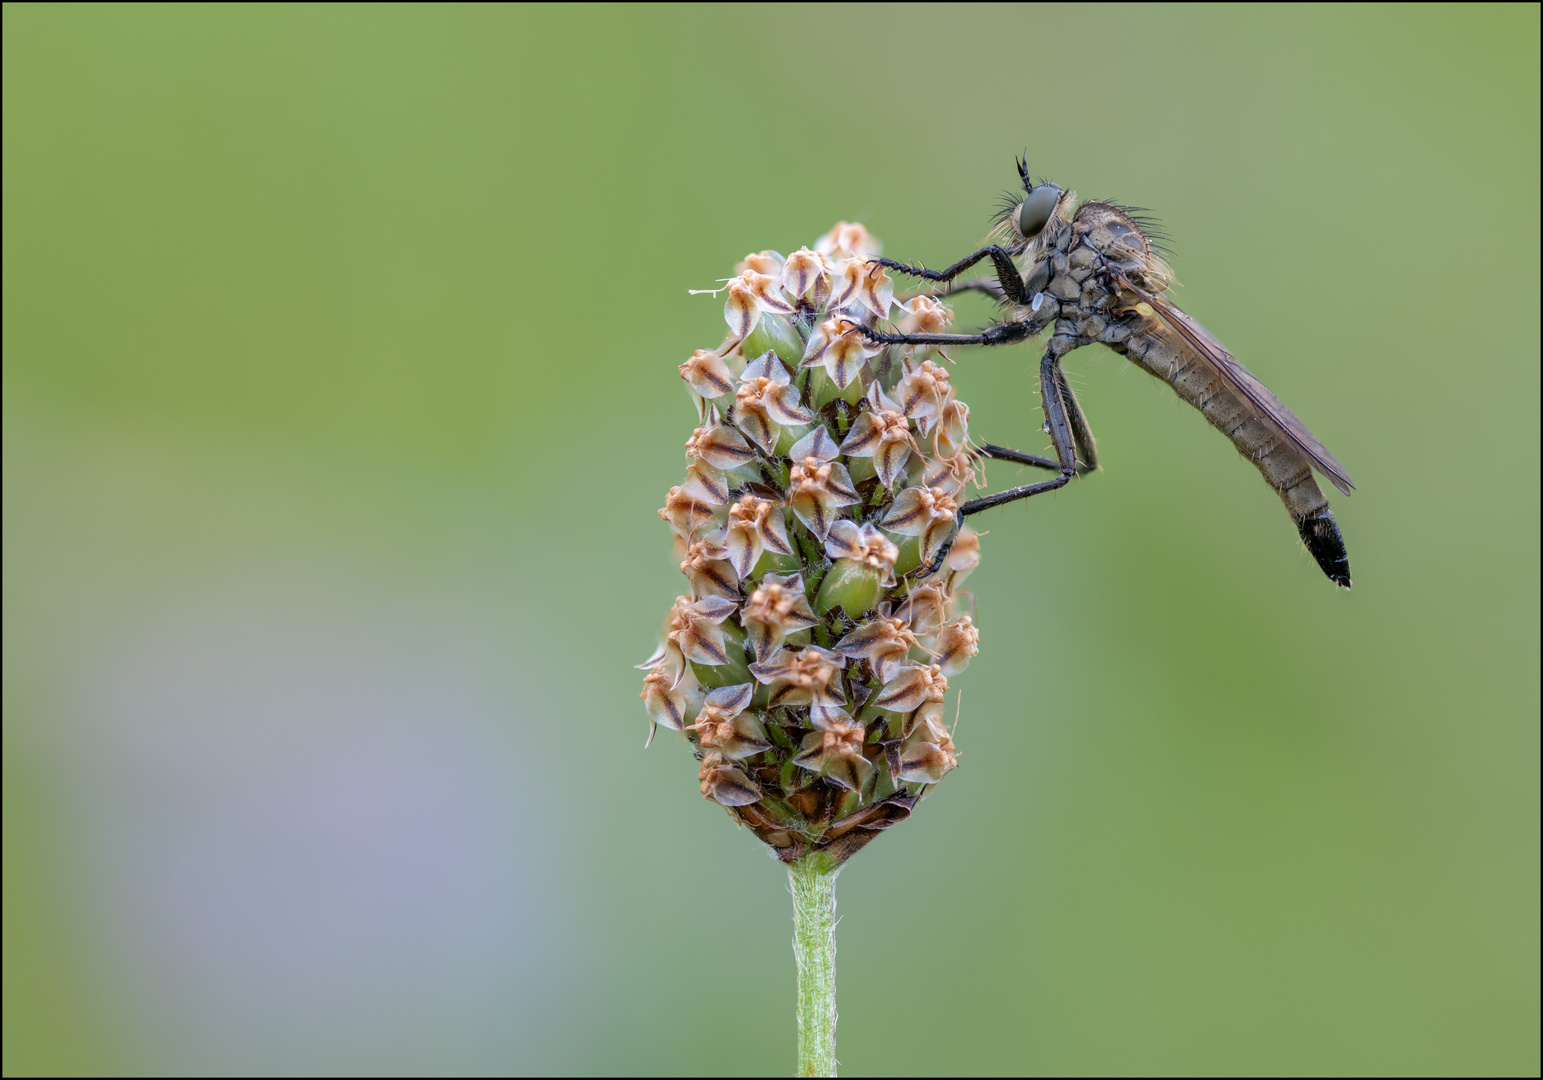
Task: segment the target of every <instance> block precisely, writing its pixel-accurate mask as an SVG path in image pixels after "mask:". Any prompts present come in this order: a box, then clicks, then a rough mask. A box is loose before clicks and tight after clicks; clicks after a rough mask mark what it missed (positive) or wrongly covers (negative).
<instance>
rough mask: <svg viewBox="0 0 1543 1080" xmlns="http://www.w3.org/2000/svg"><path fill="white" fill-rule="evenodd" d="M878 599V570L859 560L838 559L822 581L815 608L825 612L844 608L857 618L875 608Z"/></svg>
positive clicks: (843, 609) (850, 615) (848, 613)
mask: <svg viewBox="0 0 1543 1080" xmlns="http://www.w3.org/2000/svg"><path fill="white" fill-rule="evenodd" d="M878 602H879V572H878V571H877V570H875V569H874V568H873V567H871V566H868V565H866V564H865V563H862V562H859V561H858V560H856V559H839V560H837V562H836V565H835V566H833V567H831V569H830V573H828V574H826V575H825V580H824V581H822V582H821V583H820V594H819V595H818V596H816V597H815V598H814V610H815V611H817V612H819V613H820V614H821V615H824V614H826V613H828V612H830V611H831V610H832V609H834V608H837V607H839V608H841V610H842V611H844V612H846V613H847V617H848V618H852V619H855V618H857V617H858V616H859V615H864V614H866V613H867V612H869V611H871V610H873V605H874V604H876V603H878Z"/></svg>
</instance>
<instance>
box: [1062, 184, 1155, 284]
mask: <svg viewBox="0 0 1543 1080" xmlns="http://www.w3.org/2000/svg"><path fill="white" fill-rule="evenodd" d="M1072 231H1073V232H1074V233H1076V234H1077V236H1078V238H1079V240H1080V242H1081V243H1080V245H1079V246H1086V247H1088V248H1090V249H1091V251H1092V253H1094V254H1096V255H1097V256H1098V257H1100V258H1101V259H1103V260H1105V261H1106V262H1107V263H1109V264H1111V265H1112V266H1113V267H1116V268H1118V269H1119V270H1121V271H1122V272H1124V273H1125V274H1126V275H1128V276H1129V277H1130V278H1131V280H1132V281H1135V282H1136V283H1137V284H1138V285H1141V286H1142V287H1144V288H1147V289H1150V290H1151V291H1153V292H1162V291H1163V290H1165V289H1167V288H1168V286H1169V284H1171V282H1172V277H1173V275H1172V271H1170V270H1169V269H1168V266H1167V264H1166V263H1164V262H1163V260H1162V258H1161V257H1160V256H1159V255H1158V254H1157V253H1156V252H1155V251H1153V250H1152V241H1151V240H1150V239H1149V238H1148V237H1147V235H1146V233H1145V232H1143V231H1142V229H1141V226H1140V225H1139V224H1138V223H1137V222H1136V221H1134V220H1133V219H1132V218H1131V216H1130V214H1128V213H1126V212H1125V211H1124V210H1123V209H1121V208H1120V207H1118V206H1115V205H1113V204H1111V203H1106V202H1089V203H1084V204H1083V205H1082V208H1081V209H1079V210H1078V211H1077V216H1076V218H1075V219H1074V220H1073V222H1072Z"/></svg>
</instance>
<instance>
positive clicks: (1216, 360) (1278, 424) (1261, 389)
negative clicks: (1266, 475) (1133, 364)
mask: <svg viewBox="0 0 1543 1080" xmlns="http://www.w3.org/2000/svg"><path fill="white" fill-rule="evenodd" d="M1120 280H1121V284H1123V285H1124V286H1125V287H1126V288H1128V289H1130V291H1131V292H1133V293H1135V294H1136V295H1137V296H1139V297H1141V299H1143V300H1145V301H1146V302H1147V303H1148V304H1150V305H1151V307H1152V310H1153V311H1155V312H1157V314H1158V316H1159V317H1160V318H1161V319H1162V320H1163V322H1165V323H1167V324H1168V325H1169V326H1171V327H1173V329H1174V330H1175V332H1177V333H1178V334H1179V336H1180V337H1182V338H1183V339H1184V340H1185V341H1186V342H1188V343H1189V344H1190V346H1191V347H1193V348H1194V350H1195V352H1196V353H1197V354H1198V355H1199V356H1200V357H1201V359H1203V360H1204V361H1205V362H1206V363H1208V364H1209V365H1210V366H1211V367H1212V368H1213V369H1214V370H1215V371H1216V375H1217V377H1218V378H1220V379H1221V380H1222V382H1224V383H1226V384H1227V386H1228V387H1230V388H1231V389H1232V391H1233V392H1234V393H1236V394H1237V395H1238V396H1239V397H1241V398H1242V399H1243V400H1244V401H1246V402H1248V403H1249V404H1251V405H1252V406H1253V407H1254V410H1255V412H1256V414H1257V415H1258V417H1259V418H1260V419H1261V420H1263V421H1265V422H1266V423H1268V424H1269V425H1270V427H1271V428H1273V429H1274V430H1275V431H1276V433H1277V434H1279V435H1280V437H1281V438H1283V439H1285V440H1286V441H1287V442H1289V443H1291V444H1292V445H1293V446H1295V447H1296V448H1297V449H1298V450H1300V451H1302V453H1303V454H1305V455H1307V459H1308V460H1309V461H1311V462H1312V463H1313V465H1314V467H1316V468H1317V470H1318V471H1319V472H1321V473H1322V474H1323V475H1324V476H1326V477H1328V478H1329V482H1330V483H1332V484H1333V485H1334V486H1335V487H1337V488H1339V490H1340V491H1342V492H1344V493H1345V494H1346V495H1349V494H1350V492H1351V490H1352V489H1353V488H1354V487H1355V481H1353V480H1351V479H1350V474H1349V473H1347V472H1346V471H1345V467H1344V466H1343V465H1341V464H1340V463H1339V461H1338V460H1337V459H1336V458H1335V457H1334V455H1333V454H1331V453H1329V449H1328V447H1326V446H1324V445H1323V443H1321V442H1319V441H1318V440H1317V439H1316V438H1315V437H1314V436H1313V433H1312V432H1311V431H1308V430H1307V425H1306V424H1304V423H1302V421H1301V420H1299V419H1298V418H1297V414H1296V413H1294V412H1292V411H1291V410H1290V409H1288V408H1287V407H1286V405H1285V403H1284V402H1282V401H1281V399H1280V398H1278V397H1276V396H1275V395H1274V394H1272V393H1270V388H1269V387H1268V386H1265V385H1264V383H1262V382H1260V381H1259V380H1258V379H1256V378H1254V375H1253V372H1251V371H1249V370H1248V369H1247V368H1246V367H1244V366H1243V365H1242V364H1240V363H1238V362H1237V360H1236V359H1235V358H1234V357H1233V355H1232V354H1231V353H1230V352H1228V351H1227V350H1226V349H1224V348H1223V347H1222V343H1221V342H1219V341H1217V340H1216V338H1215V337H1213V336H1212V335H1211V332H1210V331H1209V330H1207V329H1206V328H1205V327H1203V326H1201V325H1200V324H1199V323H1198V322H1196V321H1195V320H1194V319H1192V318H1190V317H1189V316H1188V315H1186V314H1185V313H1184V312H1183V311H1180V310H1179V309H1178V308H1177V307H1175V306H1174V305H1172V304H1170V303H1169V302H1168V301H1166V300H1164V299H1162V298H1161V297H1159V296H1154V295H1153V294H1152V293H1149V292H1147V291H1146V290H1145V289H1142V288H1139V287H1137V286H1136V285H1134V284H1132V283H1131V281H1130V280H1129V279H1128V278H1126V277H1125V275H1123V274H1121V275H1120Z"/></svg>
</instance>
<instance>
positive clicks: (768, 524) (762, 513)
mask: <svg viewBox="0 0 1543 1080" xmlns="http://www.w3.org/2000/svg"><path fill="white" fill-rule="evenodd" d="M716 540H717V546H718V550H719V551H720V552H722V555H723V558H725V559H727V560H728V561H729V563H730V564H731V565H732V566H733V567H734V572H735V573H736V574H738V575H739V576H740V577H742V578H746V577H749V576H750V571H751V570H753V569H755V564H756V563H757V562H759V561H760V558H761V553H762V552H765V551H772V552H775V553H776V554H778V555H791V554H793V546H792V545H791V544H790V543H788V528H787V523H786V522H784V521H783V520H782V505H781V504H780V503H774V502H771V501H770V500H768V499H762V498H759V497H758V496H755V495H742V496H740V498H739V499H738V501H736V502H735V503H734V505H733V506H731V507H729V520H728V522H727V523H726V524H725V525H724V527H723V529H722V530H721V533H720V534H717V536H716Z"/></svg>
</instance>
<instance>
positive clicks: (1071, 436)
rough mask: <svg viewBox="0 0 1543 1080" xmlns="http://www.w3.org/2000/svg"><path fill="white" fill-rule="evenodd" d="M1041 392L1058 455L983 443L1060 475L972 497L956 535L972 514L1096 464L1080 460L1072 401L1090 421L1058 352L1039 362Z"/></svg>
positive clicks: (931, 568) (992, 453)
mask: <svg viewBox="0 0 1543 1080" xmlns="http://www.w3.org/2000/svg"><path fill="white" fill-rule="evenodd" d="M1039 385H1040V394H1041V397H1042V400H1043V401H1044V406H1045V421H1046V426H1048V427H1049V429H1050V442H1051V445H1052V446H1053V447H1054V448H1055V459H1054V460H1053V461H1052V460H1051V459H1050V458H1042V457H1040V456H1039V455H1038V454H1025V453H1023V452H1022V451H1019V450H1008V449H1006V448H1004V447H1000V446H991V445H990V444H987V445H986V446H984V447H982V448H981V449H982V452H983V453H984V454H986V456H987V457H991V458H999V459H1001V460H1003V461H1016V462H1018V463H1019V464H1021V465H1033V466H1037V467H1039V468H1044V469H1055V470H1057V475H1055V476H1053V477H1051V478H1050V479H1049V480H1041V481H1040V482H1039V483H1037V484H1024V485H1023V486H1022V487H1015V488H1009V489H1008V490H1006V491H999V492H997V493H996V494H995V495H985V496H982V497H981V498H979V499H971V500H970V501H969V502H967V503H965V504H964V505H963V506H961V507H959V513H958V515H957V517H956V519H955V523H954V536H958V535H959V530H960V529H962V528H963V527H964V519H965V518H966V517H967V516H969V515H970V514H978V513H980V512H981V511H982V510H990V509H991V508H992V507H994V506H1005V505H1006V504H1008V503H1011V502H1017V501H1018V500H1020V499H1027V498H1030V497H1031V496H1034V495H1042V494H1044V493H1045V492H1047V491H1055V490H1057V489H1058V488H1063V487H1065V486H1066V485H1067V484H1068V483H1070V482H1071V480H1072V477H1074V476H1078V475H1081V474H1082V473H1083V472H1085V471H1087V469H1088V468H1091V467H1095V466H1096V464H1097V462H1096V459H1095V460H1094V461H1093V462H1086V463H1084V464H1083V465H1080V466H1079V464H1078V462H1077V453H1078V449H1079V445H1078V444H1079V439H1078V436H1077V434H1076V431H1077V428H1076V427H1075V426H1074V425H1073V421H1072V418H1071V417H1072V414H1071V412H1070V411H1069V409H1068V405H1070V407H1071V408H1072V409H1076V415H1077V418H1078V423H1079V424H1080V427H1081V429H1082V430H1083V432H1086V430H1087V421H1086V419H1085V418H1083V416H1082V410H1081V408H1080V407H1079V406H1078V405H1077V403H1076V399H1075V398H1073V397H1072V396H1071V392H1070V389H1069V388H1067V387H1066V376H1065V375H1064V374H1063V373H1062V371H1061V359H1060V357H1059V356H1058V355H1057V354H1056V353H1055V352H1054V351H1051V352H1047V353H1045V356H1044V358H1043V359H1042V360H1041V361H1040V362H1039ZM1086 439H1087V443H1088V449H1087V450H1086V451H1085V453H1086V454H1087V455H1088V456H1090V457H1091V456H1093V455H1092V450H1091V447H1092V441H1093V440H1092V435H1091V434H1087V435H1086ZM953 546H954V541H953V537H950V538H949V540H948V542H947V543H945V544H944V545H943V546H942V548H940V549H939V551H938V553H937V555H935V556H934V557H933V559H932V562H931V563H929V564H928V565H927V566H926V567H924V568H923V569H922V571H921V575H920V576H922V577H927V576H929V575H931V574H935V573H937V572H938V570H939V569H941V568H942V566H943V562H944V560H946V559H947V558H948V553H949V551H950V550H951V549H952V548H953Z"/></svg>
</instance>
